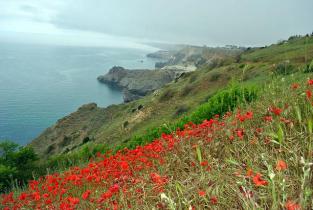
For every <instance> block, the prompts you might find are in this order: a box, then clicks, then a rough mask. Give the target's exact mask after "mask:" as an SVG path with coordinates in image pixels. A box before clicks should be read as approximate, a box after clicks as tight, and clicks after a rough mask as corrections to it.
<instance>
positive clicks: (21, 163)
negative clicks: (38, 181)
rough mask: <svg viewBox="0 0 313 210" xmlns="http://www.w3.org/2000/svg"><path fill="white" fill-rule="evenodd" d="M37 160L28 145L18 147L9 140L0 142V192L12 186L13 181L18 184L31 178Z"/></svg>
mask: <svg viewBox="0 0 313 210" xmlns="http://www.w3.org/2000/svg"><path fill="white" fill-rule="evenodd" d="M36 160H38V157H37V155H36V154H35V152H34V150H33V149H32V148H30V147H19V145H18V144H15V143H13V142H10V141H3V142H1V143H0V187H1V190H0V192H5V191H6V190H10V189H11V188H12V187H13V184H12V183H13V181H14V182H15V183H17V184H18V185H19V186H22V185H24V184H25V183H26V182H27V181H28V180H29V179H32V178H33V172H37V171H38V164H37V162H36Z"/></svg>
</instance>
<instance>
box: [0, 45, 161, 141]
mask: <svg viewBox="0 0 313 210" xmlns="http://www.w3.org/2000/svg"><path fill="white" fill-rule="evenodd" d="M147 53H149V52H148V51H147V50H143V49H124V48H103V47H65V46H51V45H26V44H12V43H10V44H9V43H0V141H3V140H12V141H14V142H16V143H18V144H21V145H25V144H27V143H28V142H30V141H31V140H32V139H34V138H35V137H37V136H38V135H39V134H40V133H41V132H42V131H43V130H44V129H45V128H47V127H49V126H51V125H53V124H54V123H55V122H56V121H57V120H58V119H60V118H62V117H64V116H66V115H68V114H70V113H71V112H74V111H75V110H77V108H78V107H80V106H81V105H83V104H86V103H91V102H95V103H97V104H98V106H100V107H106V106H108V105H111V104H118V103H122V102H123V96H122V93H121V92H120V91H119V90H114V89H110V88H109V87H108V86H106V85H104V84H101V83H99V82H98V81H97V77H98V76H99V75H103V74H105V73H106V72H107V71H108V70H109V69H110V68H111V67H112V66H114V65H119V66H123V67H125V68H130V69H131V68H136V69H140V68H154V64H155V60H153V59H149V58H147V57H146V54H147Z"/></svg>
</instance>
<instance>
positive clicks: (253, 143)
mask: <svg viewBox="0 0 313 210" xmlns="http://www.w3.org/2000/svg"><path fill="white" fill-rule="evenodd" d="M309 76H311V75H308V74H303V73H297V74H293V75H290V76H284V77H281V76H280V77H278V78H277V79H275V80H273V81H271V82H269V83H268V84H267V85H265V86H264V91H262V94H261V95H260V96H259V99H258V100H257V101H255V102H252V103H251V104H243V105H242V106H241V107H237V109H236V110H234V112H227V113H226V114H225V115H224V116H222V117H221V118H219V116H215V117H214V118H212V119H210V120H204V121H203V122H202V123H201V124H198V125H196V124H193V123H187V124H186V125H185V126H184V128H185V129H184V130H177V131H174V132H172V133H171V134H163V135H162V136H161V137H160V138H158V139H155V141H153V142H152V143H149V144H147V145H145V146H139V147H137V148H136V149H134V150H129V149H124V150H121V151H119V152H118V153H116V154H114V155H111V154H110V153H106V154H98V155H97V157H96V158H95V159H94V160H91V161H90V162H89V164H88V165H86V166H85V167H73V168H71V169H69V170H67V171H64V172H63V173H55V174H51V175H48V176H46V177H45V178H41V179H39V180H38V181H32V182H30V184H29V187H28V188H27V189H25V190H24V191H23V192H20V193H16V194H15V195H14V193H10V194H7V195H3V196H2V198H1V203H2V205H3V207H4V208H7V209H10V208H26V209H34V208H49V209H96V208H98V209H106V208H109V209H288V210H295V209H312V207H313V202H312V195H313V184H312V183H313V173H312V166H313V141H312V133H313V118H312V116H313V108H312V103H313V99H312V91H313V80H312V79H308V78H307V77H309Z"/></svg>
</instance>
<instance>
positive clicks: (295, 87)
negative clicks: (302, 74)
mask: <svg viewBox="0 0 313 210" xmlns="http://www.w3.org/2000/svg"><path fill="white" fill-rule="evenodd" d="M299 87H300V85H299V84H298V83H293V84H292V85H291V88H292V89H294V90H295V89H298V88H299Z"/></svg>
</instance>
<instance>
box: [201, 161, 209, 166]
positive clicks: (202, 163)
mask: <svg viewBox="0 0 313 210" xmlns="http://www.w3.org/2000/svg"><path fill="white" fill-rule="evenodd" d="M208 164H209V162H208V161H202V162H201V163H200V165H201V166H207V165H208Z"/></svg>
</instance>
